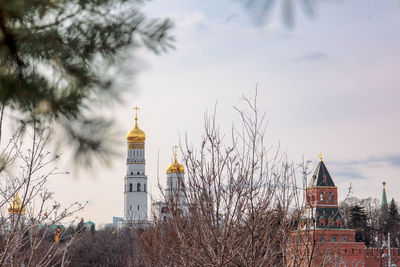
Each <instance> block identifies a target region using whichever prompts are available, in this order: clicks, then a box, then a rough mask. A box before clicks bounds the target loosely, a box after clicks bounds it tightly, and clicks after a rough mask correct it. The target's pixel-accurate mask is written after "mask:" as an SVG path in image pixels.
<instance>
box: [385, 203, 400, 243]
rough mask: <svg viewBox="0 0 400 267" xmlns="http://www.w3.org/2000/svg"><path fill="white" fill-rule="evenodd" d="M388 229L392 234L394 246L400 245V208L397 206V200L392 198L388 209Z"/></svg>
mask: <svg viewBox="0 0 400 267" xmlns="http://www.w3.org/2000/svg"><path fill="white" fill-rule="evenodd" d="M386 228H387V231H388V232H389V233H390V235H391V240H392V246H393V247H398V246H399V239H400V234H399V231H400V215H399V209H398V207H397V204H396V201H395V200H394V198H392V201H391V202H390V205H389V211H388V220H387V224H386Z"/></svg>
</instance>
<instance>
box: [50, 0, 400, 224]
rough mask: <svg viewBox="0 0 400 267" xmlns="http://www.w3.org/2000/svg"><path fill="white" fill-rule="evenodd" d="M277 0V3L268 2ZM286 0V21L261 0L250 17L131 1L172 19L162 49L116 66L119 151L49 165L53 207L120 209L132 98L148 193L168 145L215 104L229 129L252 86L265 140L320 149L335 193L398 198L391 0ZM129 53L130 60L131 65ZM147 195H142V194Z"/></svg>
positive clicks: (308, 151)
mask: <svg viewBox="0 0 400 267" xmlns="http://www.w3.org/2000/svg"><path fill="white" fill-rule="evenodd" d="M278 2H280V1H278ZM292 2H294V3H296V5H295V16H294V20H293V26H292V27H288V25H287V23H285V22H284V21H283V17H282V7H281V6H280V5H279V4H277V5H275V6H273V8H272V9H271V11H270V13H268V14H267V15H266V20H265V21H264V22H263V23H260V21H259V20H257V16H256V13H257V11H255V10H250V9H248V8H246V7H245V5H244V4H243V1H232V0H231V1H228V0H220V1H215V0H202V1H199V0H197V1H195V0H169V1H165V0H155V1H152V2H149V3H147V4H146V5H144V6H143V10H144V12H145V13H146V14H147V15H148V16H149V17H168V18H170V19H171V20H172V21H173V22H174V24H175V28H174V29H173V35H174V37H175V42H174V46H175V48H174V49H173V50H170V51H169V52H168V53H162V54H160V55H155V54H152V53H150V52H148V51H145V50H138V51H136V52H135V53H136V54H135V61H134V62H135V63H132V64H130V63H129V62H127V64H126V67H127V68H132V70H135V75H134V76H132V77H129V80H128V81H126V88H125V89H126V93H125V94H124V99H125V101H124V103H122V104H119V105H114V106H111V107H103V108H102V111H103V112H104V113H105V114H111V115H110V116H112V117H113V118H115V122H116V125H117V127H116V134H115V136H114V138H115V139H118V140H120V141H121V142H120V145H118V147H116V148H115V149H116V150H117V151H118V152H119V153H120V156H119V157H115V158H113V162H112V165H111V167H107V166H101V165H99V166H96V167H95V168H94V169H93V170H92V171H77V170H74V167H73V166H72V165H73V164H72V163H71V161H70V160H63V161H62V162H61V163H60V170H63V171H69V172H70V174H68V175H54V176H52V177H51V179H50V180H49V183H48V186H49V188H50V189H51V190H53V191H54V192H55V198H56V199H57V200H58V201H60V202H61V204H62V205H65V206H66V205H68V204H69V203H72V202H74V201H81V202H85V201H88V204H87V206H86V208H85V210H84V211H82V212H80V213H79V214H78V216H80V217H84V218H85V220H88V219H90V220H92V221H94V222H96V223H98V224H101V223H110V222H111V221H112V217H113V216H122V215H123V179H124V175H125V171H126V170H125V168H126V167H125V160H126V159H125V153H126V144H125V134H126V132H128V131H129V130H130V129H131V128H132V127H133V119H134V112H133V110H132V107H134V106H139V107H140V112H139V127H140V128H141V129H142V130H143V131H145V133H146V135H147V138H146V172H147V176H148V179H149V182H148V184H149V186H148V188H149V193H150V195H149V199H150V197H151V196H153V197H157V162H158V154H159V177H160V181H161V183H165V171H166V168H167V166H168V165H169V164H170V163H171V160H172V157H173V155H172V151H173V150H172V147H173V146H174V145H175V144H180V143H183V142H184V139H185V137H187V138H188V140H189V142H190V143H193V144H195V145H196V144H199V142H200V138H201V135H202V131H203V120H204V114H205V112H206V111H212V110H213V109H214V107H215V106H216V110H217V112H216V113H217V121H218V122H219V123H220V125H221V129H222V130H223V131H225V132H226V133H229V129H230V127H231V126H232V123H238V121H239V116H238V114H237V111H236V110H235V109H234V107H235V106H239V107H240V106H242V104H243V103H242V102H241V100H240V98H241V97H242V96H243V95H244V96H247V97H253V96H254V94H255V88H256V87H257V88H258V103H259V107H260V110H261V111H262V112H266V114H267V119H268V128H267V133H266V139H267V142H268V145H271V146H273V147H275V148H277V147H278V146H279V147H280V149H281V150H282V151H284V152H287V154H288V158H289V159H290V160H292V161H293V162H294V163H299V162H300V161H301V160H302V158H303V157H304V159H306V160H312V163H311V165H310V166H311V167H312V168H315V166H316V164H317V163H318V161H319V158H318V154H319V153H322V155H323V158H324V162H325V164H326V166H327V168H328V170H329V171H330V174H331V176H332V178H333V180H334V182H335V183H336V185H337V186H338V187H339V200H341V199H343V198H344V197H345V195H346V190H347V188H348V187H349V185H350V184H352V187H353V191H352V196H356V197H359V198H366V197H373V198H378V199H380V197H381V194H382V182H383V181H386V182H387V195H388V198H389V199H391V198H392V197H394V198H395V199H396V200H397V201H398V200H399V199H400V197H399V191H398V188H400V179H399V178H400V142H399V136H400V124H399V115H400V90H399V87H400V79H399V70H400V51H399V47H400V3H399V2H398V1H395V0H385V1H376V0H351V1H350V0H343V1H313V2H315V5H314V6H313V8H314V14H310V13H309V12H307V11H305V10H304V8H303V6H301V5H299V4H298V3H300V2H301V1H292ZM137 62H139V64H138V63H137ZM149 205H150V200H149Z"/></svg>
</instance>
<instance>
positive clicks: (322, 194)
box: [319, 192, 325, 201]
mask: <svg viewBox="0 0 400 267" xmlns="http://www.w3.org/2000/svg"><path fill="white" fill-rule="evenodd" d="M319 200H320V201H325V193H324V192H322V193H321V195H319Z"/></svg>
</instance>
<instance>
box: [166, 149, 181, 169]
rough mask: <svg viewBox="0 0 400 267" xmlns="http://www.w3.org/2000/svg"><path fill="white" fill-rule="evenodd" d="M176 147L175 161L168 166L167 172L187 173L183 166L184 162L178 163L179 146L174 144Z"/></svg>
mask: <svg viewBox="0 0 400 267" xmlns="http://www.w3.org/2000/svg"><path fill="white" fill-rule="evenodd" d="M174 148H175V153H174V158H175V159H174V162H172V163H171V164H170V165H169V166H168V168H167V173H185V168H184V167H183V165H182V164H179V163H178V160H177V159H176V149H177V148H178V147H177V146H174Z"/></svg>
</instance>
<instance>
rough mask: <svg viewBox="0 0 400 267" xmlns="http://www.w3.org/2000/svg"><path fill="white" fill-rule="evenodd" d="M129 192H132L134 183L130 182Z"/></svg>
mask: <svg viewBox="0 0 400 267" xmlns="http://www.w3.org/2000/svg"><path fill="white" fill-rule="evenodd" d="M129 192H132V184H129Z"/></svg>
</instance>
